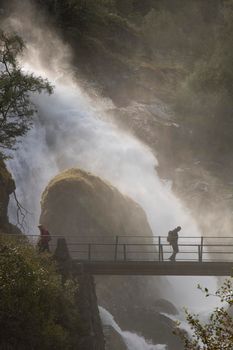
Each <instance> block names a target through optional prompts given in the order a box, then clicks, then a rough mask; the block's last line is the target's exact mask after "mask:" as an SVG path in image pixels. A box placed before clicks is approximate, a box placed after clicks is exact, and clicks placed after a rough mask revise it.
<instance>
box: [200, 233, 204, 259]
mask: <svg viewBox="0 0 233 350" xmlns="http://www.w3.org/2000/svg"><path fill="white" fill-rule="evenodd" d="M203 242H204V237H201V262H202V258H203Z"/></svg>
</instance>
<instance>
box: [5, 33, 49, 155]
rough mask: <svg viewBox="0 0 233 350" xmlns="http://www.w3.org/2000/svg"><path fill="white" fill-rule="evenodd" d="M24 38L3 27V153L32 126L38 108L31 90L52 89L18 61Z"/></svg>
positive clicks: (39, 91) (34, 91)
mask: <svg viewBox="0 0 233 350" xmlns="http://www.w3.org/2000/svg"><path fill="white" fill-rule="evenodd" d="M23 49H24V42H23V41H22V39H21V38H20V37H19V36H18V35H16V34H8V33H5V32H3V31H1V30H0V149H2V152H0V155H1V156H2V157H6V153H5V150H12V149H14V146H15V144H16V142H17V140H18V137H20V136H23V135H25V134H26V132H27V131H28V130H29V129H30V127H31V126H32V116H33V114H34V113H35V112H36V109H35V106H34V105H33V104H32V103H31V101H30V94H32V93H41V92H43V91H45V92H48V93H49V94H51V93H52V87H51V85H50V84H49V82H48V81H47V80H44V79H42V78H41V77H35V76H34V75H33V74H26V73H24V72H23V71H22V69H21V68H20V66H19V63H18V61H17V56H18V55H20V54H22V52H23Z"/></svg>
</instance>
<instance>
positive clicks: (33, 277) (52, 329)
mask: <svg viewBox="0 0 233 350" xmlns="http://www.w3.org/2000/svg"><path fill="white" fill-rule="evenodd" d="M0 329H1V337H0V349H8V350H13V349H18V350H31V349H34V350H40V349H43V350H53V349H54V350H62V349H67V350H71V349H74V348H76V344H77V339H78V337H80V334H82V332H83V330H82V326H81V323H80V316H79V309H78V284H77V282H76V280H74V279H69V280H67V281H66V282H65V283H63V282H62V278H61V276H60V275H59V274H58V273H57V272H56V266H55V263H54V261H53V260H52V257H51V256H50V255H48V254H39V253H38V252H37V251H36V250H35V249H34V248H33V246H31V245H30V244H29V243H28V242H27V238H26V237H24V236H23V235H22V236H21V237H16V238H13V237H11V236H9V235H5V236H4V235H1V237H0Z"/></svg>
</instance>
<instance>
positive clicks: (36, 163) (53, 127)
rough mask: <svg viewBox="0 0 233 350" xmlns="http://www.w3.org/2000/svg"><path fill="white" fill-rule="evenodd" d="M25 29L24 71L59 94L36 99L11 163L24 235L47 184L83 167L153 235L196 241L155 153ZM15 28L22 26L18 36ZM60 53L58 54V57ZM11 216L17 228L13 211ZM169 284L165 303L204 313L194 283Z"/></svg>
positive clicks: (32, 228)
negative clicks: (138, 212)
mask: <svg viewBox="0 0 233 350" xmlns="http://www.w3.org/2000/svg"><path fill="white" fill-rule="evenodd" d="M26 24H27V25H28V23H27V22H26V21H25V22H20V26H21V27H23V30H21V32H22V33H23V34H25V33H26V35H27V36H30V35H32V38H33V39H32V40H35V42H30V44H29V45H28V47H29V50H28V54H27V57H26V58H24V60H23V65H24V69H25V71H30V72H34V73H35V74H36V75H37V74H40V75H41V76H43V77H47V78H48V79H49V80H50V81H51V83H52V84H53V85H54V86H55V92H54V94H53V95H52V96H50V97H49V96H47V95H44V94H41V95H39V96H37V97H35V96H34V97H33V101H34V103H35V105H36V107H37V110H38V114H37V115H36V116H35V123H34V127H33V128H32V129H31V130H30V132H29V133H28V134H27V135H26V137H24V138H23V139H22V143H21V144H20V145H19V148H18V150H17V151H16V152H15V153H14V158H13V159H12V160H10V161H9V162H8V166H9V168H10V170H11V172H12V174H13V177H14V179H15V181H16V184H17V195H18V199H19V200H20V202H21V203H22V204H23V206H24V207H25V208H27V209H28V210H29V211H30V213H31V214H30V215H29V216H28V217H27V222H28V227H27V228H26V231H27V232H28V233H30V234H35V233H37V231H36V226H37V224H38V220H39V215H40V197H41V193H42V191H43V190H44V188H45V186H46V185H47V184H48V182H49V181H50V180H51V179H52V178H53V177H54V176H55V175H56V174H57V173H59V172H60V171H62V170H64V169H66V168H70V167H80V168H83V169H84V170H87V171H91V172H92V173H93V174H94V175H98V176H101V177H102V178H103V179H106V180H108V181H109V182H110V183H111V184H113V185H114V186H116V187H117V188H118V189H119V190H120V191H121V192H122V193H124V194H126V195H128V196H130V197H131V198H132V199H134V200H135V201H136V202H137V203H139V204H140V205H141V206H142V208H143V209H144V210H145V212H146V214H147V218H148V221H149V223H150V225H151V228H152V230H153V233H154V235H166V234H167V232H168V230H170V229H171V228H174V227H175V226H178V225H180V226H181V227H182V232H181V234H180V236H181V235H184V236H199V235H200V233H199V230H198V226H197V224H196V223H195V221H194V220H193V218H192V216H191V215H190V213H189V212H188V210H187V209H186V208H184V206H183V205H182V203H181V202H180V201H179V199H178V198H176V196H175V195H174V194H173V193H172V190H171V186H170V184H169V183H167V182H164V181H162V180H161V179H160V178H159V176H158V174H157V172H156V167H157V166H158V162H157V159H156V158H155V156H154V155H153V153H152V152H151V150H150V149H149V148H148V147H147V146H145V145H144V144H143V143H141V142H140V141H139V140H137V139H136V138H135V137H133V136H132V135H130V134H129V133H127V132H125V131H124V130H122V129H119V128H118V127H117V126H116V125H115V124H114V123H113V122H112V118H109V114H110V112H109V110H110V109H111V107H112V105H111V101H108V100H103V99H102V98H100V97H98V96H97V95H93V94H92V95H91V96H90V95H89V94H88V93H87V92H86V90H85V89H84V88H83V87H82V85H81V84H80V83H77V81H74V80H73V77H72V73H71V74H69V72H68V73H67V71H65V74H64V72H63V67H61V66H60V65H61V64H64V61H63V60H60V59H59V57H56V60H54V59H53V60H52V62H53V64H52V69H50V68H51V66H50V67H48V66H47V61H46V58H48V57H47V56H46V55H45V60H44V61H43V55H42V54H41V52H40V50H39V49H38V48H39V47H43V48H44V42H45V40H44V38H46V39H47V40H52V41H51V42H52V47H53V49H54V47H55V46H57V47H59V53H60V52H62V53H63V51H64V50H61V49H60V48H61V45H60V43H58V42H57V38H56V37H54V36H51V35H49V32H46V34H45V33H40V35H39V37H40V41H39V42H38V41H36V40H37V36H36V35H35V32H34V31H35V30H38V28H36V26H33V25H31V24H29V25H28V26H27V27H26V30H25V25H26ZM18 25H19V19H18V22H17V28H16V29H18V28H19V27H18ZM35 28H36V29H35ZM32 31H33V34H32ZM19 32H20V31H19ZM54 42H55V43H56V45H55V44H54ZM49 45H50V42H48V43H47V46H48V47H49ZM56 53H57V52H56V51H54V57H55V56H56ZM49 57H50V56H49ZM50 58H51V57H50ZM45 66H46V68H45ZM142 118H143V116H142ZM10 216H11V221H14V219H15V217H16V215H15V209H14V206H13V204H12V205H11V208H10ZM170 281H172V283H171V285H172V288H171V289H169V290H165V291H164V297H165V298H168V299H169V300H172V301H173V302H174V303H175V304H176V305H177V304H179V305H185V306H190V305H193V304H196V305H197V306H199V300H200V298H199V297H197V296H196V295H195V285H197V279H196V278H188V277H185V278H179V279H177V278H175V277H174V278H173V279H170ZM198 282H200V278H198ZM203 284H204V286H207V287H208V288H209V289H213V290H214V289H216V283H215V279H213V278H205V281H204V283H203ZM102 311H103V310H102ZM103 313H104V311H103V312H102V314H103ZM104 315H105V316H104V318H105V317H107V315H108V320H109V322H110V323H111V324H112V326H113V324H114V326H113V327H114V328H115V330H116V331H117V332H118V333H119V334H121V335H122V337H123V339H124V341H125V342H126V339H127V341H128V343H126V344H127V346H128V348H129V349H134V350H136V349H139V350H144V349H156V350H158V349H159V345H156V346H155V345H151V344H148V343H146V341H145V339H143V338H141V337H139V336H137V335H136V334H132V333H129V332H123V331H122V330H121V329H120V328H119V327H118V326H117V325H116V323H114V320H113V318H111V315H110V314H108V312H107V311H106V310H105V313H104ZM117 327H118V328H117ZM130 341H131V343H130ZM136 346H137V347H136ZM160 349H164V346H163V347H162V348H161V346H160Z"/></svg>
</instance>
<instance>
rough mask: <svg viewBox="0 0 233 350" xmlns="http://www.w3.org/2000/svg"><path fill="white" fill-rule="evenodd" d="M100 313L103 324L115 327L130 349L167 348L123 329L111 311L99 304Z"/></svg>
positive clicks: (162, 349)
mask: <svg viewBox="0 0 233 350" xmlns="http://www.w3.org/2000/svg"><path fill="white" fill-rule="evenodd" d="M99 313H100V318H101V321H102V323H103V325H104V326H110V327H112V328H113V329H115V331H116V332H117V333H118V334H119V335H120V336H121V337H122V339H123V341H124V343H125V345H126V346H127V349H128V350H166V348H167V347H166V345H163V344H157V345H153V344H151V343H149V342H147V341H146V340H145V339H144V338H143V337H140V336H139V335H137V334H136V333H131V332H127V331H122V329H121V328H120V327H119V326H118V324H117V323H116V321H115V320H114V318H113V316H112V315H111V314H110V312H108V311H107V310H105V309H104V308H103V307H101V306H99Z"/></svg>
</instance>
